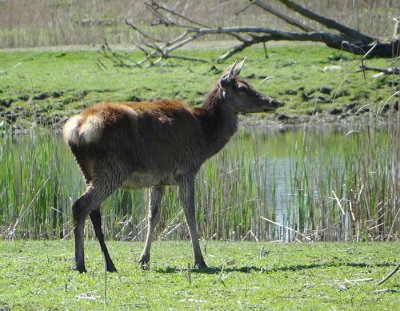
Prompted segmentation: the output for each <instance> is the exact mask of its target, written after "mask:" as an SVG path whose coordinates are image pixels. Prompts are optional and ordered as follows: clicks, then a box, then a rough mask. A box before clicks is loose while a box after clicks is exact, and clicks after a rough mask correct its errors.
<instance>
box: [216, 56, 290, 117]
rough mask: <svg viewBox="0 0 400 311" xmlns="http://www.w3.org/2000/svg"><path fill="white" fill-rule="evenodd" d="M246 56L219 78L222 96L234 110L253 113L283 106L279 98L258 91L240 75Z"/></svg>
mask: <svg viewBox="0 0 400 311" xmlns="http://www.w3.org/2000/svg"><path fill="white" fill-rule="evenodd" d="M245 60H246V58H245V59H243V60H242V61H241V62H240V63H239V64H236V62H235V63H234V64H233V65H232V66H231V67H229V68H228V69H227V70H226V71H225V73H224V74H223V75H222V77H221V78H220V80H219V86H220V88H221V89H222V96H223V97H224V99H225V101H226V103H227V105H228V106H229V107H230V108H231V109H232V111H233V112H235V113H238V112H241V113H253V112H263V111H273V110H275V109H277V108H278V107H281V106H283V104H281V103H280V102H278V101H277V100H275V99H273V98H271V97H267V96H264V95H262V94H261V93H259V92H257V91H256V90H255V89H254V88H253V87H252V86H251V85H250V84H249V83H248V82H246V81H245V80H243V79H242V78H240V77H239V74H240V72H241V70H242V68H243V64H244V62H245Z"/></svg>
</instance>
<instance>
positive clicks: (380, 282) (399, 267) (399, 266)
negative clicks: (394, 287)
mask: <svg viewBox="0 0 400 311" xmlns="http://www.w3.org/2000/svg"><path fill="white" fill-rule="evenodd" d="M399 269H400V264H398V265H397V266H396V268H394V270H393V271H392V272H390V273H389V275H388V276H387V277H385V278H383V279H382V280H381V281H379V282H378V283H376V286H379V285H381V284H383V283H385V282H386V281H387V280H388V279H389V278H390V277H392V276H393V275H394V274H395V273H396V272H397V271H399Z"/></svg>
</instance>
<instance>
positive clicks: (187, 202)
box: [180, 178, 207, 268]
mask: <svg viewBox="0 0 400 311" xmlns="http://www.w3.org/2000/svg"><path fill="white" fill-rule="evenodd" d="M194 191H195V187H194V178H187V179H185V180H184V181H183V182H182V183H181V185H180V197H181V201H182V204H183V210H184V212H185V216H186V223H187V225H188V227H189V232H190V238H191V240H192V247H193V257H194V265H195V266H197V267H199V268H207V265H206V263H205V261H204V259H203V255H202V253H201V249H200V243H199V236H198V233H197V228H196V218H195V216H196V211H195V204H194Z"/></svg>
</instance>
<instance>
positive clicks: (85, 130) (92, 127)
mask: <svg viewBox="0 0 400 311" xmlns="http://www.w3.org/2000/svg"><path fill="white" fill-rule="evenodd" d="M102 133H103V119H102V118H101V117H100V116H98V115H90V116H88V117H87V118H86V120H85V121H84V123H83V124H82V125H81V126H80V128H79V137H80V138H81V139H82V140H83V142H85V143H86V144H89V143H94V142H97V141H98V140H99V139H100V137H101V134H102Z"/></svg>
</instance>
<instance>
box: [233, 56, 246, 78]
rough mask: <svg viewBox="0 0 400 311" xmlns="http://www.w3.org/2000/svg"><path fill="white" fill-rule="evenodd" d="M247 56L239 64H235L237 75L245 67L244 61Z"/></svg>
mask: <svg viewBox="0 0 400 311" xmlns="http://www.w3.org/2000/svg"><path fill="white" fill-rule="evenodd" d="M246 58H247V57H245V58H243V60H242V61H241V62H240V63H239V64H238V65H236V66H235V71H234V74H235V75H238V74H240V72H241V71H242V68H243V65H244V62H245V61H246Z"/></svg>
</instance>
